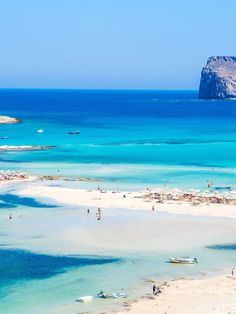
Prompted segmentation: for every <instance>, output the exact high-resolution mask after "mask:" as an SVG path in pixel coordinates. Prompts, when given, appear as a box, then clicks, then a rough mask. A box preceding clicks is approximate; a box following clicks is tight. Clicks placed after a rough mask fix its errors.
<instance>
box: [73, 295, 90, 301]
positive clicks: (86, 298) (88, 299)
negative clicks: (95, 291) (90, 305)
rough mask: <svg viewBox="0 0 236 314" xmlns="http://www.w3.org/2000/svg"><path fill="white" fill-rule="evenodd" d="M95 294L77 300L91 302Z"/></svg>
mask: <svg viewBox="0 0 236 314" xmlns="http://www.w3.org/2000/svg"><path fill="white" fill-rule="evenodd" d="M92 299H93V296H92V295H86V296H84V297H80V298H79V299H78V300H76V301H77V302H90V301H92Z"/></svg>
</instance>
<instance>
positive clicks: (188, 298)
mask: <svg viewBox="0 0 236 314" xmlns="http://www.w3.org/2000/svg"><path fill="white" fill-rule="evenodd" d="M150 290H151V286H150ZM161 291H162V292H161V294H159V295H158V296H155V297H153V296H152V295H151V294H150V295H149V296H145V297H143V298H142V299H140V300H139V301H137V302H134V303H125V304H124V305H125V307H126V309H125V310H124V311H120V312H117V314H124V313H129V314H141V313H142V314H144V313H147V314H152V313H156V314H159V313H160V314H164V313H166V314H188V313H189V312H190V311H191V313H197V314H198V313H199V314H200V313H202V314H203V313H207V314H211V313H221V314H222V313H225V314H226V313H227V314H235V313H236V301H235V299H236V278H232V277H227V276H217V277H213V278H204V279H178V280H172V281H168V282H167V283H166V284H164V285H162V286H161Z"/></svg>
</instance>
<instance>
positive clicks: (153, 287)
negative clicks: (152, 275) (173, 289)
mask: <svg viewBox="0 0 236 314" xmlns="http://www.w3.org/2000/svg"><path fill="white" fill-rule="evenodd" d="M158 293H161V289H160V288H159V287H157V286H156V285H155V284H154V285H153V286H152V294H153V295H157V294H158Z"/></svg>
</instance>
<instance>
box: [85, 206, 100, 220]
mask: <svg viewBox="0 0 236 314" xmlns="http://www.w3.org/2000/svg"><path fill="white" fill-rule="evenodd" d="M87 214H88V215H89V214H90V209H89V208H88V209H87ZM96 217H97V220H101V219H102V210H101V208H100V207H98V210H97V212H96Z"/></svg>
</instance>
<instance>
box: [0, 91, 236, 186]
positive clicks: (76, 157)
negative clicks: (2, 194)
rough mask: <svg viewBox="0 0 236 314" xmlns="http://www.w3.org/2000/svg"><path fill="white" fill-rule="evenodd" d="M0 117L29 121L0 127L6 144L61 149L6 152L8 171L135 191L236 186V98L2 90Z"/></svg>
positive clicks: (1, 162)
mask: <svg viewBox="0 0 236 314" xmlns="http://www.w3.org/2000/svg"><path fill="white" fill-rule="evenodd" d="M0 112H1V114H2V115H11V116H15V117H19V118H21V119H22V121H23V122H22V123H21V124H17V125H8V126H7V125H2V126H0V137H4V136H8V137H9V138H8V139H3V140H0V141H1V143H0V144H2V145H55V146H56V148H54V149H52V150H47V151H38V152H4V153H3V152H1V157H0V167H1V168H2V169H19V170H26V171H29V172H32V173H36V174H51V175H53V174H58V170H60V174H61V175H64V176H70V177H72V176H77V177H89V178H95V179H101V180H103V181H104V185H106V186H109V185H113V186H116V187H118V188H121V187H124V188H129V189H137V188H141V187H144V186H147V185H158V186H159V185H163V184H166V183H167V182H168V185H169V186H171V187H192V188H206V186H207V184H206V182H207V180H214V182H215V186H216V187H224V186H236V176H235V165H236V159H235V152H236V124H235V120H236V102H235V101H233V100H199V99H198V97H197V92H196V91H135V90H134V91H119V90H117V91H112V90H99V91H97V90H27V89H22V90H17V89H16V90H14V89H5V90H4V89H2V90H0ZM37 129H44V130H45V132H44V133H37V132H36V130H37ZM78 129H79V130H80V132H81V133H80V135H69V134H68V132H70V131H75V130H78ZM72 169H73V171H71V170H72Z"/></svg>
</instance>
